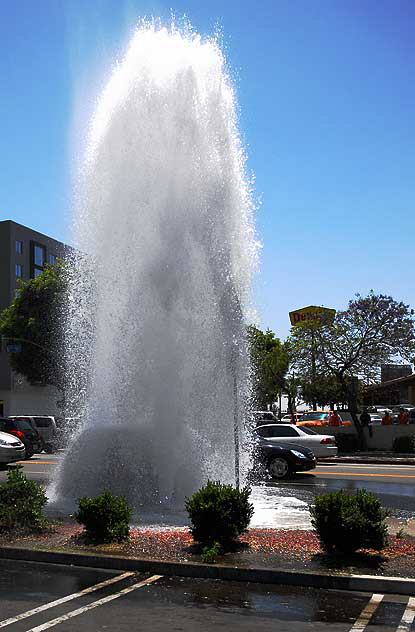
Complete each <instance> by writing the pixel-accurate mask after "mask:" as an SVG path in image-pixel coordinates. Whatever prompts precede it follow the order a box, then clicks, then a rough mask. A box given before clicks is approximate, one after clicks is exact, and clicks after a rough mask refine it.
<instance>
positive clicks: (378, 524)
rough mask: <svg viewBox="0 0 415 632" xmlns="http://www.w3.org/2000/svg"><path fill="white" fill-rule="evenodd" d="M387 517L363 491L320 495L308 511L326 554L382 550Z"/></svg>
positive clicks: (384, 541)
mask: <svg viewBox="0 0 415 632" xmlns="http://www.w3.org/2000/svg"><path fill="white" fill-rule="evenodd" d="M386 516H387V512H386V511H385V510H384V509H382V507H381V504H380V502H379V500H378V499H377V498H375V496H374V495H373V494H370V493H369V492H367V491H366V490H364V489H362V490H358V491H357V492H356V494H353V495H349V494H347V493H346V492H345V491H343V490H340V491H338V492H329V493H327V494H322V495H321V496H317V497H316V499H315V505H314V507H312V508H311V517H312V520H311V523H312V525H313V527H314V528H315V530H316V531H317V535H318V537H319V539H320V542H321V545H322V547H323V548H324V549H325V550H326V551H328V552H331V551H336V550H338V551H341V552H343V553H354V552H355V551H357V550H358V549H376V550H378V551H379V550H381V549H383V548H384V547H385V546H386V544H387V535H388V530H387V526H386V524H385V518H386Z"/></svg>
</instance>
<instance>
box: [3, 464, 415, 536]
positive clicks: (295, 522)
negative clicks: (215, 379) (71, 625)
mask: <svg viewBox="0 0 415 632" xmlns="http://www.w3.org/2000/svg"><path fill="white" fill-rule="evenodd" d="M60 458H61V457H60V455H56V454H55V455H47V454H40V455H35V456H34V457H33V458H32V459H30V460H29V461H23V462H22V464H23V469H24V471H25V473H26V475H27V476H28V477H29V478H31V479H33V480H36V481H38V482H39V483H42V484H47V483H48V482H49V481H50V480H51V479H52V478H53V473H54V470H55V468H56V465H57V463H58V462H59V459H60ZM6 476H7V475H6V472H5V471H0V482H1V481H4V480H6ZM358 488H360V489H361V488H365V489H367V490H368V491H371V492H372V493H374V494H375V495H376V496H377V497H378V498H379V499H380V501H381V502H382V505H383V506H384V507H385V508H387V509H388V510H389V511H390V514H391V517H392V518H398V519H404V520H408V519H413V518H415V466H412V465H375V464H371V465H357V464H350V463H347V464H346V463H339V464H338V465H332V464H328V463H326V464H324V462H319V463H318V465H317V468H316V469H315V470H313V471H312V472H307V473H303V474H297V475H295V476H294V477H292V478H290V479H287V480H283V481H278V482H276V481H267V482H260V483H259V484H258V485H255V486H254V487H253V491H252V496H251V500H252V501H253V503H254V507H255V514H254V517H253V520H252V522H251V526H254V527H274V528H299V529H307V528H310V515H309V512H308V508H309V506H310V504H312V502H313V499H314V497H315V496H316V495H317V494H321V493H324V492H326V491H331V490H337V489H347V490H350V491H353V490H355V489H358ZM50 511H51V512H52V513H54V512H55V511H58V512H59V511H60V510H59V507H54V508H53V507H52V506H51V507H50ZM140 518H142V519H143V518H144V519H145V520H146V521H147V523H148V524H164V523H166V524H172V525H178V526H182V525H184V524H187V514H186V513H185V512H184V510H182V511H179V512H178V513H177V514H176V515H169V517H168V518H166V517H164V518H163V519H160V516H158V515H154V516H153V515H152V514H149V515H148V516H145V517H144V516H143V515H142V513H140Z"/></svg>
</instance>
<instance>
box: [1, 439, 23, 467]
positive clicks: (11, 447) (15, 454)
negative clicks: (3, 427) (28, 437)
mask: <svg viewBox="0 0 415 632" xmlns="http://www.w3.org/2000/svg"><path fill="white" fill-rule="evenodd" d="M24 458H25V447H24V445H23V443H22V442H21V441H20V439H19V438H18V437H14V436H13V435H11V434H8V433H7V432H0V465H6V464H7V463H15V462H16V461H21V460H22V459H24Z"/></svg>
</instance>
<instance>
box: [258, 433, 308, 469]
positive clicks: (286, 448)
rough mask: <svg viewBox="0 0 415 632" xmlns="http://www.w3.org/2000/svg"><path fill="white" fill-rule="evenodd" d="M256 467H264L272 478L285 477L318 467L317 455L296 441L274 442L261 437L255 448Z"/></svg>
mask: <svg viewBox="0 0 415 632" xmlns="http://www.w3.org/2000/svg"><path fill="white" fill-rule="evenodd" d="M254 463H255V464H256V468H257V467H258V466H259V467H261V466H262V467H263V468H265V470H266V471H267V472H268V474H269V475H270V476H271V477H272V478H285V477H287V476H289V475H290V474H294V473H295V472H308V471H309V470H313V469H314V468H315V467H316V457H315V456H314V454H313V452H312V451H311V450H309V449H308V448H303V447H302V446H299V445H296V444H294V443H289V444H288V443H285V444H282V443H274V442H271V441H266V440H264V439H260V440H259V441H257V443H256V445H255V449H254Z"/></svg>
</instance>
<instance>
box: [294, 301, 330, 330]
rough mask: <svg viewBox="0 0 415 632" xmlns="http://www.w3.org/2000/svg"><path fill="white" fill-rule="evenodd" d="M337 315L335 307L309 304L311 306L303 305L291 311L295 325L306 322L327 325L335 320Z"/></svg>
mask: <svg viewBox="0 0 415 632" xmlns="http://www.w3.org/2000/svg"><path fill="white" fill-rule="evenodd" d="M335 315H336V310H335V309H328V308H327V307H316V306H315V305H309V307H302V308H301V309H296V310H295V311H294V312H290V321H291V324H292V325H293V327H294V326H295V325H301V324H302V323H305V322H309V323H315V324H321V325H323V324H324V325H327V324H328V323H332V322H333V320H334V317H335Z"/></svg>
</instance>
